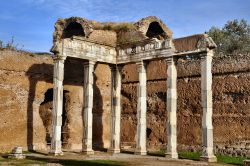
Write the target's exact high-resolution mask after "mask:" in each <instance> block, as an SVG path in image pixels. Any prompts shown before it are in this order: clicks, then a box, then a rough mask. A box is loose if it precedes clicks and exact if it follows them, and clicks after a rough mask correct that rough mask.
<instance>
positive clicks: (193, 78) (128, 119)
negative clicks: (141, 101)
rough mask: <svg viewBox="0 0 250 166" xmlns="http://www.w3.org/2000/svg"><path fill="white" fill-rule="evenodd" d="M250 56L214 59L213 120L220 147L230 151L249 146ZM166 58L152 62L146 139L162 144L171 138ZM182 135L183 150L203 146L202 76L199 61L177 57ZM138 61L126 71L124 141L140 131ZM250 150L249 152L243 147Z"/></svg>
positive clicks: (123, 102) (178, 113)
mask: <svg viewBox="0 0 250 166" xmlns="http://www.w3.org/2000/svg"><path fill="white" fill-rule="evenodd" d="M249 61H250V56H241V55H238V56H233V57H230V58H225V59H218V58H215V59H214V61H213V69H212V70H213V108H214V114H213V125H214V143H215V145H216V151H218V152H221V153H225V154H227V153H228V154H231V153H230V152H229V151H232V149H234V150H235V149H238V151H239V150H240V149H243V148H244V149H247V148H249V147H248V146H249V140H250V129H249V127H248V125H249V123H250V112H249V111H250V107H249V106H250V101H249V98H250V97H249V96H250V89H249V85H250V82H249V79H250V73H249V71H250V70H249V69H250V68H249V65H248V64H249ZM166 69H167V65H166V63H165V61H152V62H150V63H149V64H148V66H147V79H148V81H147V96H148V97H147V137H148V139H147V144H148V147H149V148H151V149H152V148H153V149H155V148H160V147H163V146H164V145H166V143H167V133H166V125H167V122H166V120H167V112H166V87H167V83H166V82H167V81H166V76H167V73H166ZM177 70H178V71H177V72H178V83H177V86H178V88H177V91H178V108H177V116H178V117H177V125H178V129H177V132H178V133H177V134H178V136H177V137H178V145H179V146H178V148H179V150H182V149H185V150H186V149H188V150H200V147H201V140H202V127H201V120H202V107H201V88H200V86H201V80H200V61H199V60H192V61H191V60H182V59H179V60H178V64H177ZM135 71H136V65H134V64H133V65H127V66H125V67H124V70H123V84H122V107H123V110H122V123H121V124H122V126H121V127H122V135H121V139H122V141H123V142H125V143H126V142H130V143H131V144H134V140H135V131H136V104H137V96H136V86H137V84H138V74H137V72H135ZM242 153H243V154H242V155H244V153H247V151H245V152H242Z"/></svg>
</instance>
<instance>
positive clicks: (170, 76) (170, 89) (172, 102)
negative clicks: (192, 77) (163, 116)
mask: <svg viewBox="0 0 250 166" xmlns="http://www.w3.org/2000/svg"><path fill="white" fill-rule="evenodd" d="M167 65H168V68H167V112H168V120H167V136H168V146H167V152H166V154H165V156H166V157H167V158H172V159H178V153H177V123H176V121H177V115H176V111H177V71H176V60H175V59H174V58H173V57H170V58H168V59H167Z"/></svg>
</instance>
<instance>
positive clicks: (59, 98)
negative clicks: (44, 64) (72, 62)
mask: <svg viewBox="0 0 250 166" xmlns="http://www.w3.org/2000/svg"><path fill="white" fill-rule="evenodd" d="M65 59H66V57H60V56H57V57H56V58H55V59H54V76H53V83H54V88H53V112H52V140H51V151H50V153H51V154H53V155H62V154H63V152H62V148H61V146H62V141H61V127H62V111H63V77H64V61H65Z"/></svg>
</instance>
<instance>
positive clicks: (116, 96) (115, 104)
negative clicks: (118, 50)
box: [108, 66, 122, 153]
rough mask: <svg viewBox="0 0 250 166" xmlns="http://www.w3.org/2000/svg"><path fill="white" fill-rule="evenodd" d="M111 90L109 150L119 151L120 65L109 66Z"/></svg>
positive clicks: (112, 151)
mask: <svg viewBox="0 0 250 166" xmlns="http://www.w3.org/2000/svg"><path fill="white" fill-rule="evenodd" d="M110 68H111V77H112V86H111V88H112V91H111V95H112V96H111V99H112V103H111V111H112V112H111V114H112V117H111V144H110V148H109V150H108V151H109V152H111V153H120V129H121V125H120V123H121V85H122V84H121V72H122V66H111V67H110Z"/></svg>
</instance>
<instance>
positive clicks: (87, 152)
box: [82, 150, 95, 155]
mask: <svg viewBox="0 0 250 166" xmlns="http://www.w3.org/2000/svg"><path fill="white" fill-rule="evenodd" d="M82 153H83V154H86V155H93V154H94V153H95V152H94V151H93V150H82Z"/></svg>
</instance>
